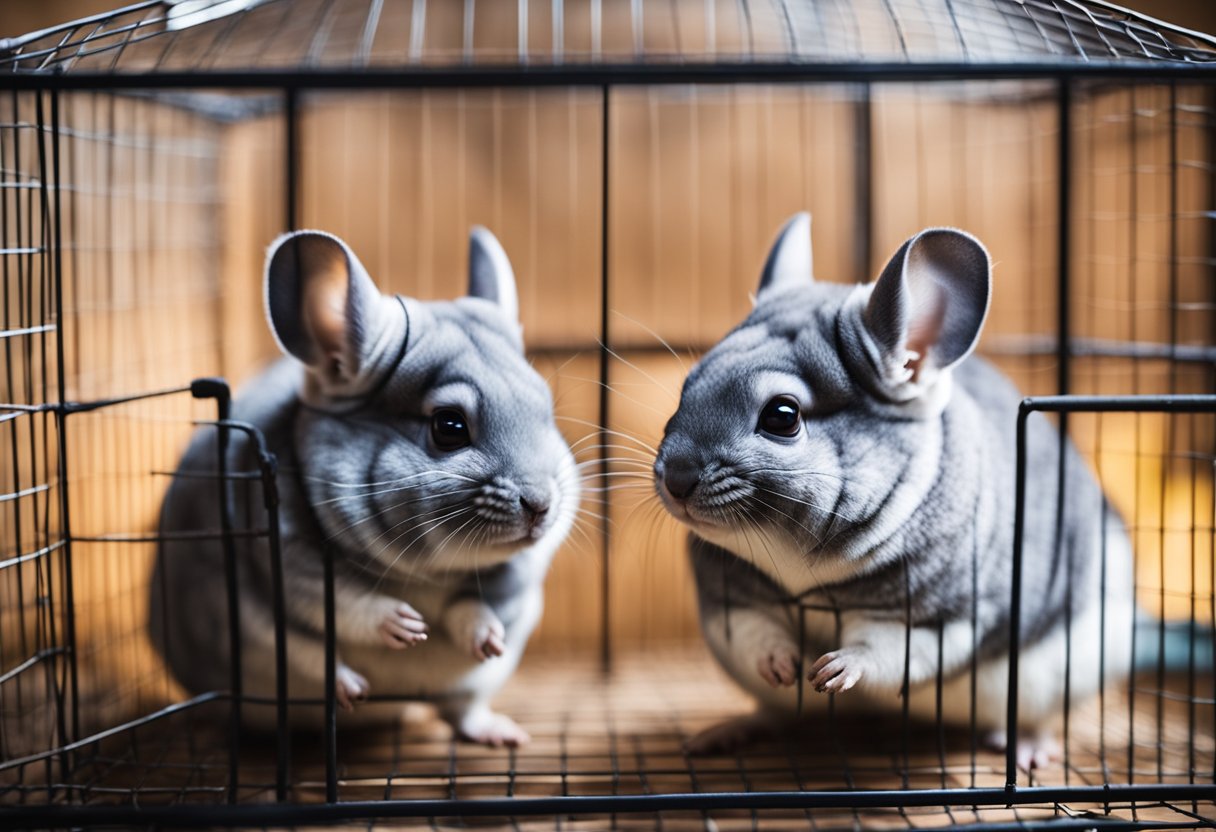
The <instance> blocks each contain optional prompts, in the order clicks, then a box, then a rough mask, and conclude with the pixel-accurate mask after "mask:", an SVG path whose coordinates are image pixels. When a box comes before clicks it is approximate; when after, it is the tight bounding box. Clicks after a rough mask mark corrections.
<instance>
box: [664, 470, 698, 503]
mask: <svg viewBox="0 0 1216 832" xmlns="http://www.w3.org/2000/svg"><path fill="white" fill-rule="evenodd" d="M700 481H701V469H699V468H693V467H692V466H685V465H667V466H666V468H665V469H664V471H663V487H664V488H666V489H667V493H668V494H670V495H671V496H672V497H674V498H675V499H677V500H684V499H687V498H688V495H689V494H691V493H692V492H693V489H694V488H696V487H697V483H698V482H700Z"/></svg>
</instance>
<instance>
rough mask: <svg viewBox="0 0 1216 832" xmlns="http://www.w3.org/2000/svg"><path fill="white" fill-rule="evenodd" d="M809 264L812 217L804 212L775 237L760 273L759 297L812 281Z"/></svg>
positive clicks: (792, 219) (789, 221)
mask: <svg viewBox="0 0 1216 832" xmlns="http://www.w3.org/2000/svg"><path fill="white" fill-rule="evenodd" d="M814 279H815V277H814V274H813V268H812V263H811V215H810V214H808V213H807V212H806V211H802V212H801V213H798V214H794V216H792V217H790V218H789V219H788V220H786V221H785V225H783V226H782V227H781V232H780V233H779V234H778V235H777V239H776V241H775V242H774V243H773V247H772V248H771V249H769V252H768V259H767V260H765V261H764V271H763V272H762V273H761V274H760V288H759V289H758V290H757V292H756V294H757V295H761V294H763V293H765V292H769V291H773V290H774V289H784V288H786V287H787V286H796V285H799V284H802V283H809V282H811V281H812V280H814Z"/></svg>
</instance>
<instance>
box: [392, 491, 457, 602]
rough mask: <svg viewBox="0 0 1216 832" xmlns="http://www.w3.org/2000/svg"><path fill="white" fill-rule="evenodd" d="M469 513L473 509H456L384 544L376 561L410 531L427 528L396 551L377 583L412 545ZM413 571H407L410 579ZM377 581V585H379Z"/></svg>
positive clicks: (407, 531)
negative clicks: (450, 521) (449, 521)
mask: <svg viewBox="0 0 1216 832" xmlns="http://www.w3.org/2000/svg"><path fill="white" fill-rule="evenodd" d="M471 511H473V509H472V508H469V507H466V508H461V509H458V510H457V511H455V512H453V513H452V514H450V515H447V516H444V517H440V518H439V519H438V520H428V521H426V522H424V523H420V524H418V525H416V526H413V527H411V528H410V529H407V530H405V531H404V532H402V533H401V534H399V535H397V536H396V537H394V538H393V539H392V540H390V541H389V542H388V543H386V544H384V545H383V546H381V547H380V549H379V551H377V552H376V554H375V557H376V558H377V559H378V558H379V557H380V555H381V554H383V553H384V552H385V551H386V550H387V549H388V548H389V547H390V546H392V545H393V544H394V543H396V542H397V541H398V540H400V539H401V538H402V537H404V536H405V535H407V534H409V533H410V532H411V531H413V530H415V529H418V528H421V527H422V526H426V527H427V528H425V529H423V530H422V531H421V532H419V533H418V534H417V535H415V536H414V537H413V538H412V539H410V540H409V541H408V542H407V543H405V544H404V545H403V546H402V547H401V548H400V549H399V550H398V551H397V554H396V556H395V557H394V558H393V559H392V561H391V562H390V563H389V564H388V566H386V567H385V568H384V570H383V571H382V572H381V573H380V578H379V581H383V580H384V579H385V578H386V577H388V574H389V573H390V572H392V571H393V569H394V568H395V567H396V566H397V563H398V561H400V560H401V558H402V557H403V556H404V555H405V553H406V552H408V551H409V550H410V549H411V548H412V547H413V546H414V544H415V543H417V542H418V541H419V540H422V538H424V537H426V536H427V535H428V534H430V533H431V532H432V531H434V530H435V529H437V528H439V527H440V526H442V525H443V524H444V523H445V522H446V521H448V520H452V519H454V518H456V517H459V516H460V515H461V514H463V513H465V512H471ZM440 551H442V550H439V549H436V550H435V551H434V552H433V553H432V556H434V555H435V554H437V553H438V552H440ZM413 571H414V570H413V569H412V568H411V569H410V570H409V575H410V576H411V577H412V576H413ZM379 581H377V583H379Z"/></svg>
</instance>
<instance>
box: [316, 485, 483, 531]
mask: <svg viewBox="0 0 1216 832" xmlns="http://www.w3.org/2000/svg"><path fill="white" fill-rule="evenodd" d="M474 490H476V489H474ZM463 491H464V489H461V490H460V491H459V492H456V491H440V492H435V493H433V494H428V495H426V496H424V497H419V498H416V499H411V500H402V501H401V502H399V503H394V504H393V505H391V506H386V507H385V508H383V509H380V510H379V511H373V512H372V513H370V514H368V515H367V516H366V517H360V518H359V519H358V520H355V521H354V522H352V523H348V524H347V525H345V526H343V527H342V528H340V529H338V530H336V531H334V532H333V533H332V534H330V535H329V536H328V537H326V538H325V542H326V543H329V542H331V541H333V540H334V539H335V538H337V537H338V536H339V535H342V534H345V533H346V532H349V531H350V530H351V529H354V528H357V527H358V526H360V525H362V524H364V523H367V522H368V521H370V520H374V519H376V518H377V517H383V516H384V515H385V514H387V513H389V512H390V511H396V510H397V509H399V508H401V507H402V506H407V505H411V504H413V503H416V502H419V501H420V500H425V499H431V498H435V497H447V496H451V495H452V494H454V493H462V492H463ZM449 508H451V506H450V505H449V506H441V507H440V508H437V509H433V510H432V511H428V512H423V513H422V514H412V515H410V516H409V517H407V518H405V520H403V521H401V522H409V521H410V520H416V519H418V518H420V517H425V516H427V515H428V514H435V513H437V512H440V511H446V510H447V509H449ZM394 528H395V527H394ZM390 531H391V529H390ZM382 534H383V532H381V535H382ZM379 537H380V535H377V536H376V537H375V538H372V542H375V540H377V539H378V538H379Z"/></svg>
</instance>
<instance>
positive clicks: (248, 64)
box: [0, 0, 1216, 74]
mask: <svg viewBox="0 0 1216 832" xmlns="http://www.w3.org/2000/svg"><path fill="white" fill-rule="evenodd" d="M267 32H269V33H272V34H271V36H270V37H269V38H268V37H266V33H267ZM0 47H4V48H3V49H2V50H0V66H3V65H5V64H7V68H8V69H10V70H14V71H49V70H55V71H59V72H73V73H99V74H113V73H124V74H125V73H148V72H152V73H176V72H199V71H201V72H212V71H225V70H274V69H280V70H281V69H291V70H298V71H303V72H308V71H312V70H317V69H322V68H329V69H333V68H342V69H350V68H356V69H358V68H390V67H401V66H416V65H422V66H444V65H460V64H470V63H474V64H477V63H486V64H495V63H500V64H501V63H506V64H527V65H533V66H535V65H561V64H564V63H573V64H578V63H586V62H593V63H616V62H624V63H634V62H640V63H650V62H659V63H663V62H697V61H711V62H722V61H728V62H743V63H763V62H798V63H845V62H855V61H866V62H875V63H878V62H885V61H889V62H896V63H916V62H934V61H946V62H949V61H958V62H963V63H984V62H992V61H1016V62H1029V61H1033V60H1035V59H1042V58H1050V59H1055V60H1063V61H1074V62H1088V61H1178V62H1207V61H1211V60H1212V58H1213V55H1214V54H1216V52H1214V51H1213V47H1214V44H1213V41H1212V40H1211V39H1210V38H1208V37H1207V36H1205V35H1201V34H1198V33H1195V32H1190V31H1187V30H1184V29H1179V28H1175V27H1169V26H1167V25H1165V24H1162V23H1161V22H1160V21H1156V20H1153V19H1152V18H1147V17H1144V16H1141V15H1138V14H1135V13H1133V12H1128V11H1126V10H1123V9H1120V8H1118V7H1116V6H1112V5H1110V4H1107V3H1104V2H1095V1H1094V0H1085V2H1080V1H1078V0H1019V2H1014V1H1013V0H933V2H925V1H924V0H866V1H865V2H845V1H844V0H820V2H815V3H795V2H787V0H779V2H754V1H753V0H746V2H725V0H709V2H704V3H694V2H678V0H669V1H668V2H654V3H641V2H630V3H623V2H621V3H613V2H597V1H596V0H592V2H588V3H564V2H544V1H543V0H518V2H515V3H490V2H484V0H483V2H476V0H468V2H464V3H455V2H453V3H428V2H426V0H413V2H411V3H384V2H383V0H307V2H295V3H291V2H287V0H259V1H258V2H227V3H217V4H205V5H203V6H202V7H197V6H191V5H190V4H181V5H180V6H178V5H175V4H164V3H160V2H145V3H138V4H135V5H133V6H129V7H127V8H126V9H124V10H122V12H120V13H117V14H111V15H103V16H99V17H96V18H90V19H88V20H85V21H81V22H80V23H77V24H71V25H67V26H62V27H57V28H55V29H51V30H47V31H46V32H38V33H33V34H31V35H28V36H25V37H22V38H16V39H11V40H10V41H9V42H7V43H4V44H0Z"/></svg>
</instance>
